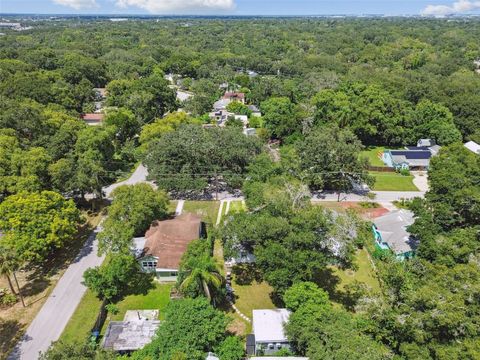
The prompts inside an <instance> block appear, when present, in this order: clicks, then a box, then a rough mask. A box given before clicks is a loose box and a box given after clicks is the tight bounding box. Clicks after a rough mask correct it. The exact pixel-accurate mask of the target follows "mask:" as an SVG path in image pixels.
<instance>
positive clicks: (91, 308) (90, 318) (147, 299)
mask: <svg viewBox="0 0 480 360" xmlns="http://www.w3.org/2000/svg"><path fill="white" fill-rule="evenodd" d="M172 286H173V284H160V283H155V287H154V288H153V289H151V290H150V291H149V292H148V293H147V294H146V295H130V296H127V297H125V299H123V300H122V301H119V302H118V303H117V304H115V305H116V306H117V308H118V310H119V312H118V313H117V314H115V315H112V314H108V315H107V320H106V321H105V323H104V325H103V327H102V331H101V334H103V332H104V331H105V330H106V327H107V325H108V322H109V321H110V320H113V321H121V320H123V317H124V316H125V313H126V312H127V310H155V309H156V310H159V318H160V319H162V318H163V316H164V310H165V308H166V306H167V304H168V303H169V301H170V289H171V288H172ZM101 303H102V302H101V301H100V300H98V298H97V297H96V296H95V295H94V294H93V293H92V292H91V291H90V290H87V292H86V293H85V295H84V296H83V298H82V301H81V302H80V304H79V305H78V307H77V309H76V310H75V312H74V314H73V315H72V317H71V318H70V321H69V322H68V324H67V326H66V327H65V330H64V331H63V333H62V335H61V336H60V340H62V341H65V342H68V343H71V342H73V341H78V340H80V341H81V340H85V339H88V337H89V336H90V332H91V330H92V328H93V326H94V325H95V321H96V319H97V316H98V313H99V311H100V306H101Z"/></svg>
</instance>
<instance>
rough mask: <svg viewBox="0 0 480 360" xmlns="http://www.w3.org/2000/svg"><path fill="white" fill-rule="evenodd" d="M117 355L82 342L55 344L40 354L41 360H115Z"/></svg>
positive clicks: (58, 342)
mask: <svg viewBox="0 0 480 360" xmlns="http://www.w3.org/2000/svg"><path fill="white" fill-rule="evenodd" d="M116 358H117V355H116V354H114V353H113V352H108V351H106V350H103V349H95V347H94V346H93V345H92V344H86V343H81V342H74V343H67V342H63V341H61V340H59V341H57V342H54V343H53V344H52V345H50V347H49V348H48V350H47V351H46V352H45V353H42V354H40V359H41V360H69V359H78V360H113V359H116Z"/></svg>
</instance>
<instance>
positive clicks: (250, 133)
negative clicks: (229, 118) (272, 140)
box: [243, 127, 257, 136]
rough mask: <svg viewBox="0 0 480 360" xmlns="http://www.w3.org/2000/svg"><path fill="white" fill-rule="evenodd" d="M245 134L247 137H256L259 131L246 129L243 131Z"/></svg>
mask: <svg viewBox="0 0 480 360" xmlns="http://www.w3.org/2000/svg"><path fill="white" fill-rule="evenodd" d="M243 134H244V135H246V136H255V135H257V129H255V128H247V127H246V128H244V129H243Z"/></svg>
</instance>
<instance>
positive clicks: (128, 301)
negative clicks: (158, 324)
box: [111, 282, 173, 321]
mask: <svg viewBox="0 0 480 360" xmlns="http://www.w3.org/2000/svg"><path fill="white" fill-rule="evenodd" d="M172 287H173V284H160V283H158V282H155V288H153V289H152V290H150V291H149V292H148V293H147V294H146V295H129V296H127V297H126V298H125V299H123V300H122V301H120V302H119V303H117V304H116V305H117V307H118V309H119V312H118V314H116V315H112V316H111V320H114V321H118V320H123V317H124V316H125V313H126V312H127V310H159V315H158V317H159V319H160V320H161V319H163V317H164V315H165V314H164V310H165V308H166V307H167V305H168V303H169V302H170V290H171V289H172Z"/></svg>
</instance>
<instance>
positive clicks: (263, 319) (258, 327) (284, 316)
mask: <svg viewBox="0 0 480 360" xmlns="http://www.w3.org/2000/svg"><path fill="white" fill-rule="evenodd" d="M289 317H290V311H288V310H287V309H273V310H267V309H262V310H253V322H252V325H253V333H254V334H255V342H257V343H282V342H288V339H287V336H286V335H285V331H284V329H283V326H284V325H285V324H286V323H287V322H288V318H289Z"/></svg>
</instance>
